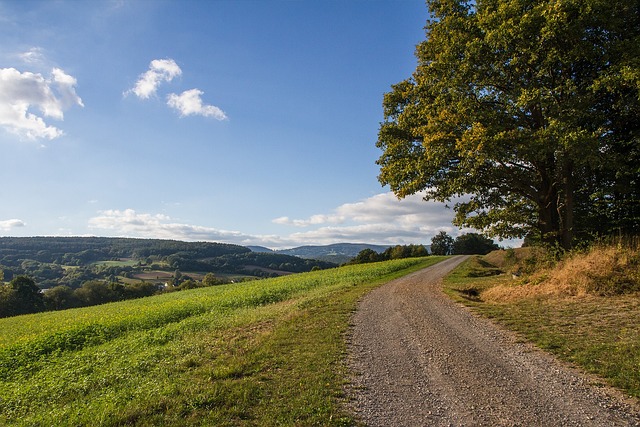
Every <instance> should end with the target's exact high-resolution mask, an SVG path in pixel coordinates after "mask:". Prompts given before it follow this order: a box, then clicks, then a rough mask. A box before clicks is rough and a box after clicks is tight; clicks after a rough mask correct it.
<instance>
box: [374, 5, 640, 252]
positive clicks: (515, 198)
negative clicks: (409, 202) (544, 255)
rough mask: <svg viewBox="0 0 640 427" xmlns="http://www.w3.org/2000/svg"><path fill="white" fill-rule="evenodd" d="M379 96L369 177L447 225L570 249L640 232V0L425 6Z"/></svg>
mask: <svg viewBox="0 0 640 427" xmlns="http://www.w3.org/2000/svg"><path fill="white" fill-rule="evenodd" d="M427 5H428V7H429V9H430V13H431V16H432V20H429V21H428V22H427V26H426V31H427V33H426V34H427V38H426V40H425V41H423V42H422V43H420V44H419V45H418V46H417V49H416V56H417V59H418V65H417V68H416V71H415V72H414V73H413V75H412V76H411V77H410V78H408V79H407V80H405V81H402V82H400V83H398V84H395V85H393V86H392V91H391V92H389V93H387V94H385V97H384V103H383V105H384V114H385V121H384V122H383V123H382V124H381V127H380V130H379V134H378V143H377V145H378V147H379V148H380V149H381V150H382V151H383V153H382V155H381V157H380V158H379V160H378V162H377V163H378V164H379V165H380V175H379V180H380V182H381V183H382V184H383V185H389V186H390V187H391V189H392V191H393V192H394V193H395V194H396V195H397V196H399V197H405V196H407V195H410V194H415V193H419V192H423V191H424V192H425V194H426V196H425V199H427V200H437V201H450V200H452V199H453V198H456V197H458V196H464V197H462V198H461V199H460V200H462V201H459V202H457V203H456V204H455V206H454V209H455V213H456V215H455V218H454V224H456V225H458V226H461V227H462V226H466V227H472V228H475V229H477V230H482V231H484V232H485V233H486V234H488V235H491V236H497V237H504V238H513V237H520V238H521V237H525V236H526V237H528V238H529V239H534V240H541V241H544V242H548V243H557V244H559V245H561V246H562V247H564V248H570V247H571V246H572V244H573V242H574V239H575V238H576V237H583V236H586V235H590V234H593V233H596V232H598V233H603V232H604V233H611V232H613V231H618V232H622V233H629V234H631V233H633V234H637V233H638V231H639V230H638V228H639V227H640V202H639V200H640V168H639V166H638V165H640V136H639V135H640V3H639V2H633V1H632V2H625V1H610V0H476V1H464V0H427Z"/></svg>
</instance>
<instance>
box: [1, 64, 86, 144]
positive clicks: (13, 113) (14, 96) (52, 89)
mask: <svg viewBox="0 0 640 427" xmlns="http://www.w3.org/2000/svg"><path fill="white" fill-rule="evenodd" d="M76 84H77V81H76V79H75V78H74V77H72V76H70V75H68V74H66V73H65V72H64V71H63V70H61V69H59V68H54V69H53V70H52V72H51V77H49V78H48V79H46V78H45V77H44V76H42V74H40V73H31V72H28V71H27V72H24V73H22V72H20V71H18V70H16V69H15V68H2V69H0V126H2V127H3V128H5V129H6V130H8V131H10V132H12V133H15V134H17V135H20V136H24V137H27V138H29V139H38V138H47V139H54V138H57V137H59V136H61V135H63V134H64V132H63V131H62V130H61V129H58V128H56V127H55V126H50V125H48V124H47V123H45V121H44V119H43V117H42V116H44V117H52V118H54V119H57V120H63V119H64V111H65V110H67V109H69V108H70V107H71V106H73V105H79V106H81V107H83V106H84V104H83V103H82V99H80V97H79V96H78V95H77V93H76V91H75V86H76ZM32 109H37V110H39V111H40V113H41V114H42V116H39V115H36V114H34V113H33V111H31V110H32Z"/></svg>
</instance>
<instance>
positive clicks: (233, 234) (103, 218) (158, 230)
mask: <svg viewBox="0 0 640 427" xmlns="http://www.w3.org/2000/svg"><path fill="white" fill-rule="evenodd" d="M89 228H93V229H102V230H113V231H115V232H116V234H118V235H121V236H128V237H145V238H164V239H176V240H205V241H219V242H228V243H235V244H240V245H244V244H253V243H251V242H254V241H256V239H257V240H260V238H259V237H256V236H250V235H246V234H243V233H240V232H237V231H226V230H218V229H215V228H211V227H203V226H198V225H190V224H182V223H178V222H174V221H173V220H172V219H171V218H170V217H168V216H166V215H163V214H155V215H154V214H147V213H138V212H136V211H135V210H133V209H125V210H106V211H100V212H99V215H98V216H96V217H94V218H91V219H90V220H89Z"/></svg>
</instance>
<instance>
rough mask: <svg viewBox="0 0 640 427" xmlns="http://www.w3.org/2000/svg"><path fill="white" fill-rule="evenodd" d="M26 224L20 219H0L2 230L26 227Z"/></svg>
mask: <svg viewBox="0 0 640 427" xmlns="http://www.w3.org/2000/svg"><path fill="white" fill-rule="evenodd" d="M25 225H26V224H25V223H24V221H22V220H20V219H7V220H4V221H0V230H2V231H9V230H11V229H12V228H18V227H24V226H25Z"/></svg>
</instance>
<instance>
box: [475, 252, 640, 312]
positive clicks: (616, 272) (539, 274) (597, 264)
mask: <svg viewBox="0 0 640 427" xmlns="http://www.w3.org/2000/svg"><path fill="white" fill-rule="evenodd" d="M490 255H491V254H490ZM497 255H499V254H493V258H497ZM525 260H526V259H525ZM530 263H531V262H530ZM639 267H640V251H639V250H638V249H631V248H628V247H622V246H615V245H609V246H596V247H593V248H592V249H590V250H589V251H588V252H587V253H578V254H574V255H572V256H570V257H568V258H566V259H564V260H563V261H561V262H560V263H558V265H557V266H555V267H554V268H548V269H541V270H538V271H536V272H534V273H533V274H531V275H530V276H527V277H525V278H523V279H520V280H514V281H512V282H511V283H508V284H504V283H503V284H501V285H498V286H495V287H493V288H491V289H487V290H486V291H485V292H483V293H482V299H483V300H485V301H491V302H514V301H518V300H522V299H538V298H544V299H547V298H576V297H586V296H594V295H595V296H614V295H624V294H629V293H635V292H639V291H640V271H639Z"/></svg>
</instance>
